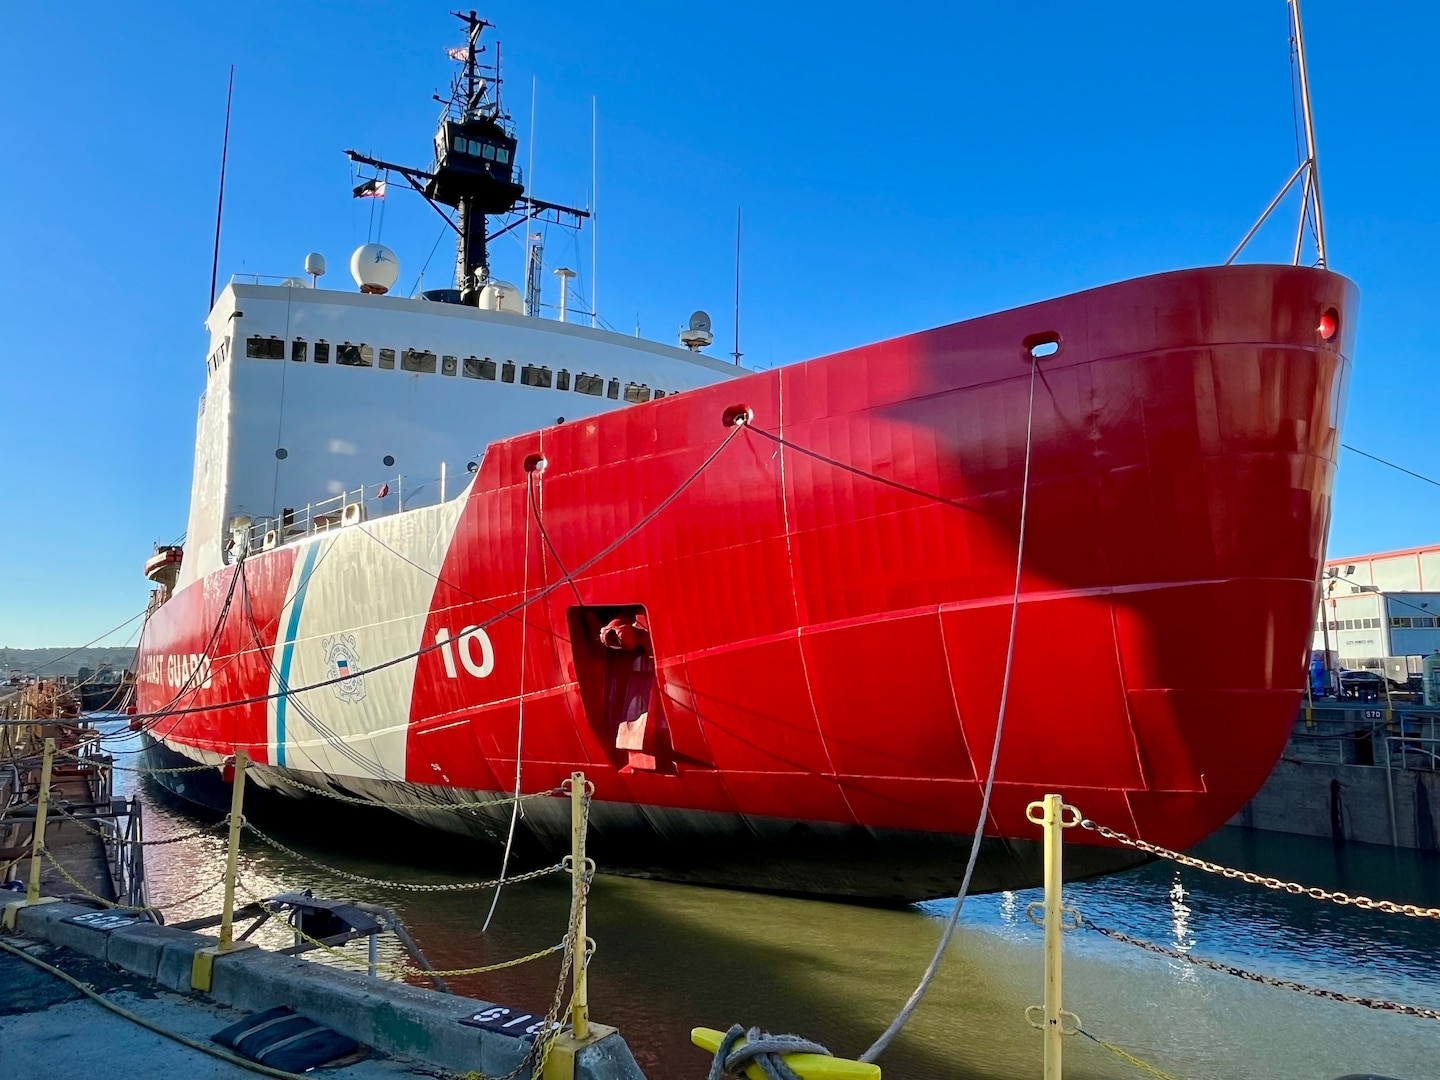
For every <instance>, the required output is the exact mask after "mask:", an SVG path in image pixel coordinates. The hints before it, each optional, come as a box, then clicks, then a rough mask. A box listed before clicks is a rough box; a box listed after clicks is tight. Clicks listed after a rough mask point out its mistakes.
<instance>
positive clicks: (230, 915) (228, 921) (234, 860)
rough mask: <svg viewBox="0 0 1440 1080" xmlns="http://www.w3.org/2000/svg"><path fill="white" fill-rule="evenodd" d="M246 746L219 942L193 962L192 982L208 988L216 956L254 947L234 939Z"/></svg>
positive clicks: (238, 770) (238, 773)
mask: <svg viewBox="0 0 1440 1080" xmlns="http://www.w3.org/2000/svg"><path fill="white" fill-rule="evenodd" d="M249 760H250V758H249V755H248V754H246V753H245V751H244V750H236V751H235V781H234V783H233V784H232V785H231V788H230V845H229V850H228V851H227V852H226V855H225V904H224V907H223V908H221V911H220V944H218V945H212V946H209V947H207V948H204V949H201V950H199V951H198V952H197V953H196V954H195V956H194V959H193V960H191V962H190V986H191V988H192V989H195V990H204V991H207V992H208V991H209V989H210V986H211V983H212V982H213V981H214V978H215V958H216V957H217V956H223V955H224V954H225V953H230V952H236V951H238V950H240V949H253V948H255V944H254V942H250V941H236V940H235V925H234V920H235V875H236V874H237V873H238V872H239V869H240V832H241V830H242V829H243V828H244V825H243V822H244V820H245V813H244V811H245V765H246V763H247V762H248V761H249Z"/></svg>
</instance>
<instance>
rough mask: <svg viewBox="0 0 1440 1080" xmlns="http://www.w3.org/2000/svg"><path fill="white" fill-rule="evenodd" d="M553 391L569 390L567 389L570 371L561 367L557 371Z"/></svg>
mask: <svg viewBox="0 0 1440 1080" xmlns="http://www.w3.org/2000/svg"><path fill="white" fill-rule="evenodd" d="M555 389H556V390H569V389H570V371H569V369H567V368H563V367H562V368H561V369H560V370H559V371H557V372H556V373H555Z"/></svg>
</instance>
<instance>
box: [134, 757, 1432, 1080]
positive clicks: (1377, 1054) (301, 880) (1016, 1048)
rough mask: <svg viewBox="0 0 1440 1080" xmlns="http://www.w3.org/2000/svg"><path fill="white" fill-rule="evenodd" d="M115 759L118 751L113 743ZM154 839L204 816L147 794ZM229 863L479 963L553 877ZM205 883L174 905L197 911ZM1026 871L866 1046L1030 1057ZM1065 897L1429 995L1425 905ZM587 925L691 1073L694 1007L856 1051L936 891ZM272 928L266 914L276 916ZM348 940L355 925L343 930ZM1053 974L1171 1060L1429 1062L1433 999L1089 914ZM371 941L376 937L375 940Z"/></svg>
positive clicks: (358, 849) (921, 960) (536, 919)
mask: <svg viewBox="0 0 1440 1080" xmlns="http://www.w3.org/2000/svg"><path fill="white" fill-rule="evenodd" d="M121 760H122V761H123V760H125V759H124V758H122V759H121ZM150 801H151V803H152V806H151V807H150V808H149V809H148V818H147V833H148V834H149V836H150V837H151V838H157V837H161V836H164V835H167V834H173V833H175V832H178V831H185V830H189V829H192V828H194V827H195V825H196V824H197V823H198V822H200V821H202V820H203V819H196V818H192V817H190V816H188V815H187V814H186V813H184V812H183V811H180V810H177V809H174V808H168V807H165V806H162V805H158V803H157V800H156V799H154V798H152V799H151V800H150ZM306 814H307V811H306V810H305V809H303V808H299V807H297V808H296V809H295V811H293V813H292V814H291V815H290V820H288V821H286V820H279V821H277V820H275V819H274V818H271V819H270V821H269V827H270V828H271V829H272V830H273V831H275V832H276V834H277V835H278V836H281V837H283V838H284V839H285V840H286V842H287V843H289V844H291V845H292V846H294V847H296V848H298V849H299V850H302V851H304V852H305V853H307V854H310V855H312V856H314V857H317V858H321V859H323V860H324V861H326V862H328V863H330V864H331V865H333V866H336V867H339V868H341V869H344V870H346V871H349V872H350V873H356V874H362V875H366V876H370V877H377V878H385V879H393V880H408V881H427V880H428V881H434V882H440V881H447V880H459V879H462V878H467V877H468V878H474V877H482V876H490V875H492V874H493V873H494V871H495V869H496V863H497V855H496V853H495V852H494V851H492V850H490V849H487V848H482V847H477V846H472V845H466V844H461V843H456V842H453V841H451V840H449V839H445V838H438V839H437V838H434V837H432V836H429V835H428V834H421V833H418V832H416V831H413V830H410V829H408V828H404V827H402V828H393V829H392V828H384V829H381V830H380V831H378V832H377V831H375V830H373V829H366V830H365V831H364V832H363V833H359V832H353V831H352V832H349V833H348V834H343V831H337V829H336V827H335V826H334V824H333V822H334V820H335V819H333V818H330V817H328V816H326V817H325V822H326V824H325V826H324V831H325V835H317V830H316V828H315V827H314V823H313V822H311V823H307V824H301V823H299V822H298V821H297V820H296V819H297V818H299V817H302V816H305V815H306ZM1202 850H1203V852H1204V853H1205V854H1207V855H1208V856H1209V857H1212V858H1215V859H1218V860H1221V861H1224V862H1226V863H1228V864H1231V865H1238V866H1242V867H1246V868H1254V869H1257V870H1261V871H1263V872H1266V873H1272V874H1275V875H1277V876H1281V877H1290V878H1297V879H1300V880H1304V881H1307V882H1313V883H1316V884H1320V885H1326V886H1329V887H1342V888H1346V889H1348V890H1351V891H1357V892H1364V893H1367V894H1369V895H1372V896H1387V897H1391V898H1395V899H1400V900H1407V901H1412V902H1425V903H1430V904H1435V903H1437V901H1440V859H1437V858H1436V857H1435V856H1434V855H1432V854H1425V853H1416V852H1399V853H1392V852H1391V851H1389V850H1388V849H1383V848H1360V847H1353V846H1352V847H1350V848H1348V849H1337V848H1335V847H1333V846H1332V845H1331V844H1329V843H1328V842H1322V841H1306V840H1302V839H1298V838H1291V837H1279V836H1275V835H1273V834H1260V833H1247V832H1241V831H1238V830H1230V831H1227V832H1226V833H1222V834H1221V835H1220V836H1218V837H1216V838H1214V839H1212V840H1211V841H1210V842H1208V843H1207V844H1206V845H1205V846H1204V848H1203V849H1202ZM223 864H224V858H223V848H222V843H221V840H220V837H219V835H218V834H216V835H213V836H206V837H204V838H201V839H197V840H193V841H188V842H186V843H183V844H177V845H172V846H162V847H157V848H153V849H151V851H150V857H149V860H148V873H149V878H150V883H151V890H152V897H153V898H154V899H155V900H156V901H157V902H159V903H165V902H166V901H168V900H171V899H174V898H178V897H184V896H189V895H191V894H192V893H194V892H195V891H197V890H199V889H201V888H203V887H204V886H205V885H206V884H208V883H210V882H216V881H218V880H219V877H220V873H221V870H222V868H223ZM245 864H246V866H247V869H246V870H245V871H244V873H245V876H246V881H247V884H248V885H249V886H250V887H251V888H253V889H254V890H256V891H261V892H275V891H280V890H282V889H286V888H295V887H298V886H300V885H307V886H310V887H313V888H314V889H315V891H316V894H317V895H331V896H347V897H353V898H357V899H364V900H369V901H374V902H378V903H385V904H389V905H390V906H392V907H393V908H395V909H396V910H397V911H398V912H399V913H400V914H401V916H402V917H403V919H404V920H405V923H406V925H407V926H408V927H409V928H410V930H411V932H412V933H413V935H414V936H415V938H416V939H418V941H419V942H420V944H421V946H422V947H423V948H424V949H425V951H426V952H427V954H428V955H429V956H430V958H431V960H432V961H433V962H434V963H435V965H436V966H438V967H441V968H452V967H461V966H468V965H472V964H483V963H489V962H493V961H496V960H499V959H504V958H508V957H511V956H516V955H520V954H523V953H527V952H530V951H533V950H536V949H539V948H542V947H543V946H545V945H547V944H550V943H553V942H554V941H557V940H558V939H559V937H560V935H561V933H562V928H563V925H564V920H565V912H566V906H567V903H568V892H567V888H568V886H567V883H566V882H565V881H564V880H561V879H558V878H556V879H551V880H542V881H538V882H535V883H530V884H524V885H520V886H515V887H511V888H507V890H506V891H505V894H504V896H503V898H502V900H501V902H500V908H499V913H498V915H497V918H496V921H495V924H494V925H493V926H492V928H491V930H490V933H489V934H488V935H484V936H482V935H481V933H480V924H481V922H482V921H483V918H484V914H485V907H486V905H487V903H488V897H485V896H482V895H480V894H476V893H414V892H393V891H389V890H382V889H379V888H375V887H371V886H365V885H360V884H356V883H354V882H350V881H347V880H344V879H342V878H339V877H337V876H334V875H330V874H327V873H325V872H323V871H317V870H315V869H314V868H313V867H310V866H306V865H304V864H303V863H299V862H297V861H296V860H294V859H292V858H290V857H288V856H282V855H279V854H277V853H275V852H273V851H269V850H267V849H265V848H264V847H263V846H262V845H260V844H258V843H255V842H253V841H247V844H246V850H245ZM218 898H219V892H218V890H215V891H212V892H211V893H209V894H208V895H207V896H205V897H203V898H201V899H199V900H195V901H193V902H191V903H190V904H187V905H185V906H184V907H183V908H182V909H180V910H179V911H178V912H176V913H173V914H172V915H171V921H174V920H175V919H177V918H181V917H186V916H192V915H198V914H205V913H209V912H211V911H214V910H216V909H217V907H218V903H219V899H218ZM1035 898H1036V897H1035V896H1032V895H1030V894H1024V893H1021V894H1004V895H998V896H985V897H979V898H976V899H974V900H972V901H970V902H969V903H967V905H966V913H965V922H964V927H963V929H962V930H961V932H960V933H959V934H958V935H957V936H956V939H955V942H954V944H953V945H952V947H951V950H950V954H949V956H948V958H947V960H946V963H945V966H944V968H943V970H942V972H941V975H940V977H939V979H938V980H937V982H936V984H935V986H934V989H933V991H932V993H931V995H930V997H929V998H928V999H927V1000H926V1002H925V1004H924V1006H923V1007H922V1008H921V1010H920V1012H919V1013H918V1014H917V1015H916V1017H915V1019H914V1020H913V1021H912V1023H911V1025H910V1027H909V1028H908V1029H907V1031H906V1032H905V1034H904V1036H902V1038H901V1040H900V1041H899V1042H898V1043H897V1044H896V1045H895V1047H894V1048H893V1049H892V1051H891V1052H890V1053H889V1055H888V1056H887V1057H886V1059H885V1061H884V1063H883V1064H884V1066H885V1073H886V1075H887V1076H890V1077H907V1078H936V1080H942V1078H943V1080H969V1078H976V1080H979V1078H985V1080H1002V1078H1003V1080H1011V1078H1014V1077H1023V1076H1031V1077H1036V1076H1039V1071H1040V1044H1039V1040H1038V1035H1037V1034H1036V1033H1035V1032H1033V1031H1032V1030H1030V1029H1029V1028H1028V1027H1027V1026H1026V1024H1025V1021H1024V1019H1023V1017H1022V1012H1023V1010H1024V1008H1025V1006H1027V1005H1030V1004H1033V1003H1036V1002H1038V1001H1039V992H1040V962H1041V958H1040V931H1039V930H1038V929H1037V928H1035V927H1033V926H1032V925H1031V924H1030V923H1029V922H1027V921H1026V919H1025V916H1024V908H1025V904H1026V903H1027V902H1028V901H1029V900H1031V899H1035ZM1067 899H1068V901H1069V902H1070V903H1072V904H1074V905H1075V906H1077V907H1079V908H1080V909H1081V910H1082V911H1083V912H1084V913H1085V914H1086V915H1087V916H1089V917H1090V918H1091V919H1092V920H1093V921H1095V922H1097V923H1101V924H1102V925H1108V926H1113V927H1116V928H1120V929H1124V930H1126V931H1128V932H1130V933H1132V934H1134V935H1136V936H1139V937H1144V938H1146V939H1149V940H1152V941H1157V942H1160V943H1163V944H1166V945H1168V946H1170V947H1172V948H1178V949H1181V950H1183V951H1189V952H1192V953H1193V954H1194V955H1197V956H1204V957H1209V958H1215V959H1219V960H1222V961H1225V962H1227V963H1232V964H1236V965H1239V966H1243V967H1247V968H1250V969H1253V970H1259V971H1263V972H1266V973H1269V974H1273V975H1277V976H1281V977H1284V978H1289V979H1293V980H1296V981H1303V982H1307V983H1310V984H1314V985H1319V986H1325V987H1330V988H1333V989H1337V990H1342V991H1345V992H1348V993H1352V994H1362V995H1367V996H1371V997H1382V998H1389V999H1392V1000H1397V1001H1402V1002H1406V1003H1409V1004H1414V1005H1420V1006H1424V1007H1428V1008H1432V1009H1433V1008H1440V965H1437V962H1436V958H1437V956H1440V923H1437V922H1426V921H1422V920H1418V919H1412V918H1406V917H1403V916H1393V915H1384V914H1380V913H1368V912H1363V911H1357V910H1355V909H1353V908H1340V907H1335V906H1333V905H1322V904H1319V903H1317V902H1315V901H1311V900H1307V899H1298V898H1295V897H1291V896H1286V895H1282V894H1277V893H1273V892H1268V891H1265V890H1261V889H1255V888H1253V887H1250V886H1246V885H1243V884H1237V883H1232V882H1228V881H1225V880H1222V879H1216V878H1213V877H1210V876H1207V875H1203V874H1201V873H1199V872H1195V871H1190V870H1185V869H1177V868H1176V867H1173V866H1170V865H1165V864H1156V865H1152V866H1149V867H1144V868H1141V869H1139V870H1136V871H1132V872H1130V873H1128V874H1124V875H1118V876H1115V877H1112V878H1108V879H1105V880H1103V881H1100V882H1093V883H1088V884H1082V885H1078V886H1073V887H1072V888H1071V889H1069V890H1068V891H1067ZM591 903H592V906H591V921H590V932H591V935H592V936H593V937H594V938H595V939H596V941H597V942H598V944H599V952H598V954H597V956H596V958H595V961H594V968H593V972H594V974H593V977H592V982H591V1001H592V1014H593V1015H594V1017H595V1018H596V1019H598V1020H601V1021H603V1022H605V1023H611V1024H615V1025H617V1026H619V1027H620V1029H621V1030H622V1032H623V1033H624V1034H625V1036H626V1038H627V1039H628V1041H629V1043H630V1046H631V1047H632V1049H633V1050H634V1051H635V1055H636V1057H637V1058H638V1059H639V1061H640V1063H641V1065H642V1066H643V1067H644V1068H645V1070H646V1072H647V1074H648V1075H649V1076H650V1077H652V1080H662V1078H665V1080H668V1078H680V1077H687V1076H689V1077H699V1076H703V1075H704V1070H705V1068H706V1064H707V1063H706V1061H705V1058H704V1056H703V1055H702V1054H701V1052H700V1051H698V1050H695V1049H693V1048H692V1047H691V1046H690V1044H689V1038H688V1033H689V1029H690V1028H691V1027H692V1026H696V1025H706V1026H710V1027H719V1028H724V1027H726V1026H728V1025H729V1024H730V1023H731V1022H733V1021H736V1020H739V1021H742V1022H745V1023H747V1024H760V1025H763V1026H765V1027H767V1028H769V1029H770V1030H773V1031H795V1032H802V1033H804V1034H805V1035H807V1036H809V1037H811V1038H815V1039H818V1040H820V1041H822V1042H824V1043H827V1044H828V1045H829V1046H831V1047H832V1048H833V1049H834V1050H835V1051H836V1052H838V1053H844V1054H850V1055H853V1054H857V1053H859V1052H860V1050H862V1049H863V1048H864V1047H865V1046H866V1045H867V1044H868V1043H869V1042H870V1041H871V1040H872V1039H873V1038H874V1036H875V1035H876V1034H877V1033H878V1032H879V1030H880V1029H881V1028H882V1027H883V1026H884V1024H885V1022H886V1021H887V1020H888V1019H889V1017H890V1016H891V1015H892V1013H893V1012H894V1010H895V1009H896V1008H897V1007H898V1006H899V1004H900V1003H901V1002H902V1001H903V1000H904V998H905V996H906V995H907V994H908V993H909V992H910V989H911V987H912V986H913V984H914V980H915V979H916V977H917V976H918V975H919V973H920V971H921V969H922V968H923V967H924V965H925V963H926V961H927V960H928V958H929V955H930V951H931V949H932V948H933V947H934V944H935V942H936V939H937V936H938V926H939V917H940V915H941V914H942V913H943V911H944V910H945V905H944V904H935V905H928V906H926V907H925V908H912V909H908V910H900V911H887V910H875V909H869V908H862V907H855V906H849V905H843V904H828V903H822V902H816V901H807V900H795V899H788V898H783V897H773V896H760V895H749V894H743V893H735V892H724V891H719V890H710V889H700V888H693V887H687V886H678V885H669V884H664V883H658V882H648V881H639V880H633V879H626V878H616V877H608V876H601V877H600V878H599V879H598V880H597V882H596V885H595V888H594V891H593V893H592V901H591ZM277 933H278V931H277ZM352 947H353V948H354V949H355V950H356V952H355V955H356V956H357V957H359V956H363V946H360V945H356V946H352ZM1067 949H1068V952H1067V960H1066V969H1065V996H1066V1003H1067V1005H1068V1006H1069V1007H1070V1008H1071V1009H1073V1010H1074V1011H1075V1012H1077V1013H1079V1015H1080V1016H1081V1018H1082V1020H1083V1021H1084V1023H1085V1025H1086V1027H1087V1028H1088V1029H1089V1030H1091V1031H1093V1032H1095V1033H1096V1034H1097V1035H1099V1036H1100V1037H1102V1038H1105V1039H1108V1040H1110V1041H1112V1042H1116V1043H1118V1044H1120V1045H1122V1046H1124V1047H1125V1048H1127V1049H1128V1050H1130V1051H1131V1052H1132V1053H1134V1054H1136V1055H1137V1056H1139V1057H1142V1058H1144V1059H1146V1060H1148V1061H1151V1062H1153V1063H1154V1064H1156V1065H1158V1066H1160V1067H1161V1068H1163V1069H1165V1070H1166V1071H1167V1072H1169V1073H1171V1074H1172V1075H1174V1076H1175V1077H1183V1078H1187V1080H1233V1078H1234V1077H1237V1076H1247V1077H1274V1078H1276V1080H1330V1078H1334V1077H1338V1076H1341V1075H1344V1074H1346V1073H1369V1072H1373V1073H1379V1074H1382V1075H1385V1076H1392V1077H1399V1078H1401V1080H1422V1078H1432V1077H1434V1076H1436V1075H1437V1068H1436V1065H1435V1062H1436V1060H1437V1057H1436V1055H1437V1052H1440V1022H1436V1021H1433V1020H1427V1019H1417V1018H1410V1017H1405V1016H1398V1015H1394V1014H1391V1013H1384V1012H1374V1011H1371V1010H1367V1009H1364V1008H1360V1007H1358V1006H1354V1005H1348V1004H1342V1003H1337V1002H1330V1001H1324V1000H1319V999H1315V998H1307V997H1302V996H1300V995H1298V994H1295V993H1293V992H1289V991H1285V990H1280V989H1273V988H1270V987H1266V986H1260V985H1256V984H1253V983H1248V982H1244V981H1241V980H1238V979H1235V978H1232V977H1229V976H1226V975H1221V974H1218V973H1214V972H1210V971H1205V970H1200V969H1197V968H1194V967H1192V966H1190V965H1185V964H1181V963H1179V962H1176V961H1172V960H1169V959H1165V958H1161V957H1155V956H1151V955H1148V954H1146V953H1142V952H1140V951H1138V950H1136V949H1134V948H1132V947H1129V946H1126V945H1122V944H1117V943H1113V942H1110V941H1108V940H1106V939H1104V938H1101V937H1100V936H1098V935H1096V934H1094V933H1093V932H1090V931H1082V932H1080V933H1078V934H1073V935H1070V936H1069V937H1068V938H1067ZM382 957H389V958H392V959H393V958H395V957H394V955H393V954H392V953H390V952H388V950H387V951H384V952H382ZM555 970H556V966H555V964H554V963H553V962H551V961H550V960H546V961H541V962H538V963H535V964H531V965H527V966H525V967H522V968H518V969H513V970H510V971H503V972H499V973H496V974H491V975H487V976H481V977H473V978H470V979H460V980H455V983H456V988H457V989H459V990H462V991H464V992H467V993H470V994H473V995H474V996H477V997H482V998H486V999H488V1000H494V1001H499V1002H503V1003H506V1004H514V1005H519V1006H523V1007H526V1008H528V1009H535V1010H539V1009H543V1008H544V1007H545V1005H546V1004H547V1003H548V1001H549V998H550V995H551V994H552V992H553V990H554V985H555V984H554V976H555ZM1066 1054H1067V1058H1066V1075H1067V1077H1073V1078H1075V1080H1098V1078H1115V1080H1128V1078H1130V1077H1137V1076H1140V1075H1142V1074H1140V1073H1138V1072H1137V1071H1135V1070H1134V1068H1133V1067H1132V1066H1130V1065H1128V1064H1126V1063H1124V1062H1123V1061H1121V1060H1119V1059H1118V1058H1115V1057H1113V1056H1111V1055H1110V1054H1109V1053H1108V1052H1107V1051H1105V1050H1103V1049H1102V1048H1100V1047H1098V1046H1096V1045H1095V1044H1093V1043H1090V1042H1087V1041H1086V1040H1084V1039H1083V1038H1081V1037H1079V1036H1077V1037H1074V1038H1071V1039H1068V1040H1067V1041H1066Z"/></svg>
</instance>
